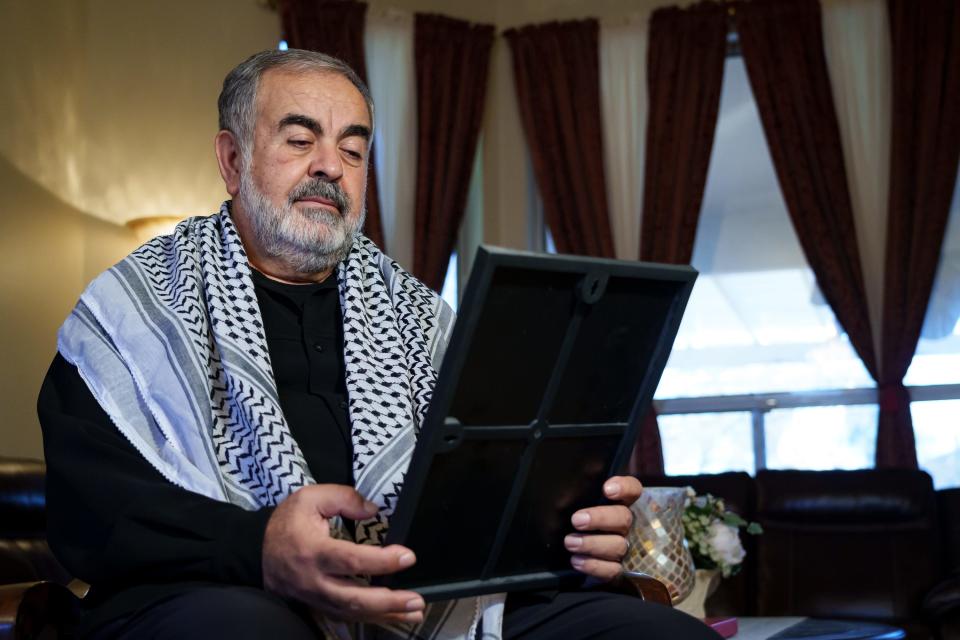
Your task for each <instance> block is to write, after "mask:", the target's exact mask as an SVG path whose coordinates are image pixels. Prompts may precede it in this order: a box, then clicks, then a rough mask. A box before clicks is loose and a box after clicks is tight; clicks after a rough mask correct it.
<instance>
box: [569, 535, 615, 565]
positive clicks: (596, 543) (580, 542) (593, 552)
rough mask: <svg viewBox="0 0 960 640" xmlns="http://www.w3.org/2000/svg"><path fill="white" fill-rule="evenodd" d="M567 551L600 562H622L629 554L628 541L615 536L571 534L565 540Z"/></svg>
mask: <svg viewBox="0 0 960 640" xmlns="http://www.w3.org/2000/svg"><path fill="white" fill-rule="evenodd" d="M563 545H564V546H565V547H566V548H567V551H571V552H573V553H575V554H577V555H580V556H590V557H592V558H597V559H600V560H610V561H611V562H620V560H621V559H622V558H623V556H625V555H626V554H627V539H626V538H624V537H623V536H614V535H604V534H598V535H581V534H579V533H571V534H570V535H568V536H567V537H566V538H564V539H563Z"/></svg>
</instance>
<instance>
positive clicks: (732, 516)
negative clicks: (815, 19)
mask: <svg viewBox="0 0 960 640" xmlns="http://www.w3.org/2000/svg"><path fill="white" fill-rule="evenodd" d="M723 522H724V523H725V524H728V525H730V526H731V527H745V526H747V521H746V520H744V519H743V518H741V517H740V516H739V515H737V514H736V513H734V512H733V511H727V512H726V513H725V514H723Z"/></svg>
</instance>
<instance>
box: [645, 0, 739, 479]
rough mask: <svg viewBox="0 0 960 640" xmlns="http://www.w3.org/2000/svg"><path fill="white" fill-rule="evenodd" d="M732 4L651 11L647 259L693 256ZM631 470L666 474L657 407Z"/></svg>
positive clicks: (679, 260)
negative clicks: (729, 8) (728, 8)
mask: <svg viewBox="0 0 960 640" xmlns="http://www.w3.org/2000/svg"><path fill="white" fill-rule="evenodd" d="M726 40H727V20H726V9H725V8H724V7H723V6H721V5H719V4H717V3H703V4H699V5H695V6H693V7H690V8H688V9H679V8H677V7H667V8H663V9H658V10H657V11H654V13H653V15H652V16H651V18H650V44H649V49H648V53H647V83H648V94H649V104H650V111H649V116H648V120H647V159H646V175H645V178H644V194H643V219H642V225H641V230H640V259H641V260H650V261H654V262H667V263H672V264H689V263H690V259H691V257H692V256H693V243H694V240H695V237H696V231H697V222H698V221H699V218H700V205H701V203H702V202H703V191H704V188H705V186H706V182H707V169H708V167H709V165H710V152H711V150H712V149H713V134H714V131H715V130H716V125H717V114H718V112H719V110H720V89H721V86H722V84H723V65H724V59H725V57H726ZM630 467H631V472H633V473H638V474H644V475H662V474H663V449H662V445H661V442H660V429H659V428H658V426H657V416H656V413H654V412H653V411H651V412H650V413H649V414H648V415H647V416H646V418H645V419H644V421H643V423H641V426H640V436H639V439H638V441H637V446H636V447H635V448H634V451H633V457H632V460H631V463H630Z"/></svg>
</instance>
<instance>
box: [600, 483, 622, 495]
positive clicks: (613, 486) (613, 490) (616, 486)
mask: <svg viewBox="0 0 960 640" xmlns="http://www.w3.org/2000/svg"><path fill="white" fill-rule="evenodd" d="M621 488H622V487H621V486H620V483H619V482H608V483H607V484H605V485H603V492H604V493H606V494H607V497H608V498H616V497H617V496H618V495H620V489H621Z"/></svg>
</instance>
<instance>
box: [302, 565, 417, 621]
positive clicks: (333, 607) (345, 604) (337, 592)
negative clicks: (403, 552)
mask: <svg viewBox="0 0 960 640" xmlns="http://www.w3.org/2000/svg"><path fill="white" fill-rule="evenodd" d="M316 594H317V598H316V600H315V601H314V602H312V603H310V604H312V605H313V606H314V608H316V609H318V610H320V611H323V612H324V613H326V614H328V615H329V616H330V617H333V618H337V619H341V620H364V621H371V620H380V621H388V620H389V621H393V622H402V623H417V622H420V621H422V620H423V610H424V608H425V607H426V603H425V602H424V601H423V597H422V596H421V595H420V594H418V593H416V592H413V591H393V590H391V589H387V588H386V587H370V586H366V585H363V584H358V583H356V582H354V581H352V580H350V579H348V578H338V577H335V576H323V577H322V578H321V579H320V580H318V582H317V586H316Z"/></svg>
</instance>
